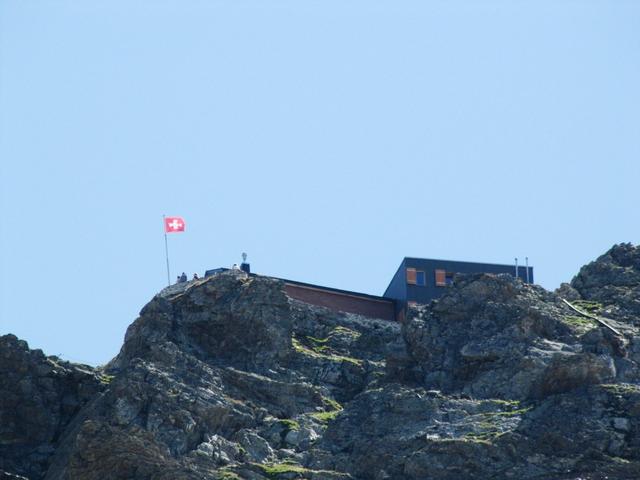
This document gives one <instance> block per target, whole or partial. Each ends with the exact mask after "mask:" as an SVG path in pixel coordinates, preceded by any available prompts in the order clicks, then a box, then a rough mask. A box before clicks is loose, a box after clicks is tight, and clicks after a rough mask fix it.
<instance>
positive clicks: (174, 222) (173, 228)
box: [164, 217, 184, 233]
mask: <svg viewBox="0 0 640 480" xmlns="http://www.w3.org/2000/svg"><path fill="white" fill-rule="evenodd" d="M164 231H165V232H166V233H172V232H184V220H183V219H182V218H180V217H165V219H164Z"/></svg>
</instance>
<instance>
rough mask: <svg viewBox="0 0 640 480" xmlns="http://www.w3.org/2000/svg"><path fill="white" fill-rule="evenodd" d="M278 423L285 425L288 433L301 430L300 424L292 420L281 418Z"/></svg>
mask: <svg viewBox="0 0 640 480" xmlns="http://www.w3.org/2000/svg"><path fill="white" fill-rule="evenodd" d="M278 423H279V424H281V425H283V426H284V427H285V430H286V431H289V430H296V431H297V430H300V424H299V423H298V422H296V421H295V420H291V419H290V418H279V419H278Z"/></svg>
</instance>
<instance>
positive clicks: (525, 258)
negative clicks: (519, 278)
mask: <svg viewBox="0 0 640 480" xmlns="http://www.w3.org/2000/svg"><path fill="white" fill-rule="evenodd" d="M524 263H525V266H526V271H527V283H529V257H524Z"/></svg>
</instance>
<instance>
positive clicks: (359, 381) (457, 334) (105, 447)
mask: <svg viewBox="0 0 640 480" xmlns="http://www.w3.org/2000/svg"><path fill="white" fill-rule="evenodd" d="M562 298H567V299H569V300H570V301H571V302H572V304H573V305H574V306H575V307H577V308H578V309H579V310H581V311H584V312H586V313H589V314H592V315H595V316H599V317H605V318H606V321H607V323H608V324H609V325H611V326H612V327H613V328H614V330H616V331H617V332H619V334H616V333H614V332H613V330H611V329H609V328H605V327H603V326H601V325H600V324H599V323H597V322H596V321H594V320H592V319H590V318H588V317H587V316H585V315H581V314H579V313H577V312H576V311H575V310H573V309H572V308H570V306H568V305H567V304H566V303H565V302H563V301H562ZM639 304H640V248H638V247H633V246H631V245H619V246H616V247H614V248H613V249H612V250H611V251H609V252H608V253H607V254H605V255H604V256H602V257H600V258H599V259H598V260H596V261H595V262H593V263H592V264H590V265H587V266H585V267H584V268H583V269H582V270H581V271H580V273H579V274H578V275H577V276H576V278H575V279H574V280H573V281H572V283H571V284H570V285H569V284H566V285H563V287H562V288H561V289H559V290H558V292H556V293H551V292H547V291H545V290H543V289H542V288H540V287H536V286H531V285H524V284H522V283H521V282H519V281H516V280H514V279H513V278H511V277H508V276H504V277H503V276H491V275H474V276H465V277H461V278H459V279H457V280H456V283H455V285H454V286H453V287H452V288H450V290H449V291H448V293H447V295H445V296H444V297H442V298H441V299H440V300H438V301H435V302H433V303H432V304H431V305H424V306H418V307H416V308H412V309H411V310H410V311H409V312H408V315H407V317H406V321H404V323H403V324H397V323H391V322H386V321H382V320H374V319H368V318H363V317H360V316H357V315H352V314H340V313H335V312H331V311H328V310H326V309H323V308H320V307H314V306H311V305H307V304H304V303H301V302H298V301H295V300H292V299H290V298H288V297H287V296H286V295H285V293H284V290H283V285H282V284H281V283H280V282H279V281H277V280H274V279H270V278H267V277H247V276H246V275H245V274H243V273H241V272H228V273H225V274H220V275H217V276H215V277H212V278H208V279H204V280H199V281H194V282H190V283H188V284H186V285H182V286H175V287H172V288H169V289H166V290H165V291H163V292H161V293H160V294H159V295H157V296H156V297H155V298H154V299H152V300H151V302H149V304H147V305H146V306H145V307H144V308H143V310H142V312H141V314H140V317H139V318H138V319H137V320H136V321H135V322H134V323H133V324H132V325H131V326H130V327H129V329H128V331H127V334H126V337H125V342H124V345H123V347H122V349H121V351H120V354H119V355H118V356H117V357H116V358H115V359H113V361H112V362H111V363H110V364H109V365H108V366H107V367H106V368H105V369H102V370H99V371H98V370H95V369H92V368H90V367H86V366H79V365H71V364H68V363H63V362H60V361H59V360H57V359H56V358H54V357H45V356H44V354H42V352H39V351H31V350H29V349H28V347H27V345H26V344H25V343H24V342H21V341H19V340H18V339H16V338H15V337H13V336H6V337H2V338H1V341H0V398H1V399H2V400H0V419H1V420H2V422H1V424H0V472H2V471H4V473H3V474H0V479H3V478H7V479H8V478H18V477H16V476H18V475H20V476H22V477H26V478H29V479H30V480H39V479H47V480H53V479H56V480H58V479H60V480H62V479H74V480H85V479H101V480H103V479H134V480H142V479H149V480H151V479H167V480H168V479H238V478H240V479H255V480H261V479H273V478H282V479H287V478H309V479H318V480H319V479H348V478H352V479H376V480H378V479H380V480H381V479H396V478H397V479H405V478H408V479H429V478H433V479H452V480H453V479H456V480H458V479H490V478H495V479H503V478H514V479H567V480H568V479H576V480H577V479H578V478H585V479H586V478H590V479H600V478H601V479H604V478H609V479H633V478H640V386H639V385H640V369H639V366H640V347H638V344H639V341H640V333H639V332H638V328H639V326H640V309H639V308H638V305H639ZM2 475H4V477H3V476H2Z"/></svg>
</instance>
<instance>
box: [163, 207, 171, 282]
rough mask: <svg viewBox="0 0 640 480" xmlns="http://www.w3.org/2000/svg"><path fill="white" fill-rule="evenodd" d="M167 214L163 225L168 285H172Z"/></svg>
mask: <svg viewBox="0 0 640 480" xmlns="http://www.w3.org/2000/svg"><path fill="white" fill-rule="evenodd" d="M165 219H166V215H162V227H163V228H164V251H165V254H166V256H167V285H169V286H171V274H170V273H169V243H168V242H167V222H166V221H165Z"/></svg>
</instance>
